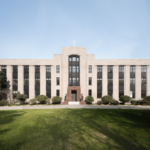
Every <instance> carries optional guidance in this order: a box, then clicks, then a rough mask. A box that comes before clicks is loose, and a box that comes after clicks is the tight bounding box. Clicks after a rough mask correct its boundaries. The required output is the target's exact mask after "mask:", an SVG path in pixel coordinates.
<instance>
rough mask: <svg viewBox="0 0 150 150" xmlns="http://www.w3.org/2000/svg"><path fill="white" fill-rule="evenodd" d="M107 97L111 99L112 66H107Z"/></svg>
mask: <svg viewBox="0 0 150 150" xmlns="http://www.w3.org/2000/svg"><path fill="white" fill-rule="evenodd" d="M108 95H110V96H111V97H113V66H108Z"/></svg>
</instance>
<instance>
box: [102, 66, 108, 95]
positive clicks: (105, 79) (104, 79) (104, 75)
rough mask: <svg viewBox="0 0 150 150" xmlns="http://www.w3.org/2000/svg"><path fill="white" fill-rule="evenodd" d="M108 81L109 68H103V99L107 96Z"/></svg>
mask: <svg viewBox="0 0 150 150" xmlns="http://www.w3.org/2000/svg"><path fill="white" fill-rule="evenodd" d="M107 85H108V79H107V66H103V72H102V97H103V96H105V95H107V93H108V89H107Z"/></svg>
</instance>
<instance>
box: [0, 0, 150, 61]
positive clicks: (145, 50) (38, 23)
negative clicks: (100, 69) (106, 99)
mask: <svg viewBox="0 0 150 150" xmlns="http://www.w3.org/2000/svg"><path fill="white" fill-rule="evenodd" d="M70 46H79V47H86V50H87V54H95V58H96V59H150V0H0V59H53V55H54V54H61V53H62V47H70Z"/></svg>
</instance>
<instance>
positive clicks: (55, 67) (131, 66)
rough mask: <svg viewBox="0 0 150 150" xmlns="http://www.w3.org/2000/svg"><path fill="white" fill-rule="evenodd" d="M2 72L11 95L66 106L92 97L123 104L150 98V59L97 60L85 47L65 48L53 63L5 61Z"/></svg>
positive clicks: (1, 64) (49, 61)
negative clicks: (121, 99)
mask: <svg viewBox="0 0 150 150" xmlns="http://www.w3.org/2000/svg"><path fill="white" fill-rule="evenodd" d="M0 70H2V71H4V72H5V73H6V76H7V80H8V81H9V82H10V91H12V92H13V96H14V97H15V96H16V94H17V91H19V92H20V93H24V94H27V95H28V99H32V98H35V97H37V96H38V95H47V96H48V97H49V98H52V97H53V96H56V95H59V96H61V97H62V101H63V102H64V103H65V102H66V104H67V103H68V102H69V101H78V102H81V101H84V99H85V97H86V96H88V95H92V96H93V97H94V102H97V101H98V100H100V99H101V97H102V96H105V95H111V96H112V97H113V98H114V99H116V100H119V97H120V96H121V95H129V96H131V97H132V98H134V99H136V100H139V99H142V98H143V97H145V96H146V95H150V60H149V59H109V60H107V59H95V56H94V54H86V48H84V47H64V48H62V54H56V55H54V58H53V59H44V60H42V59H40V60H39V59H31V60H28V59H1V60H0Z"/></svg>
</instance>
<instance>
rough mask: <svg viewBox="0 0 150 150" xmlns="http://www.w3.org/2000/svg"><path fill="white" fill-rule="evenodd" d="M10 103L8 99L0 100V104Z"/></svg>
mask: <svg viewBox="0 0 150 150" xmlns="http://www.w3.org/2000/svg"><path fill="white" fill-rule="evenodd" d="M6 105H8V101H7V100H1V101H0V106H6Z"/></svg>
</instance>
